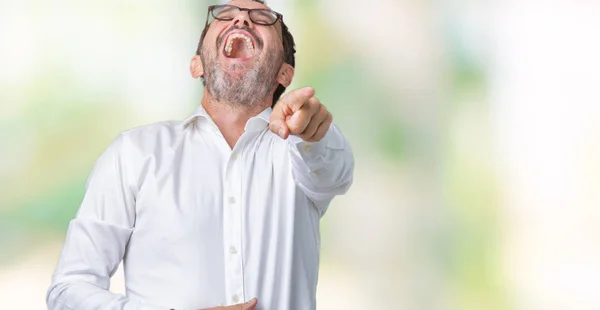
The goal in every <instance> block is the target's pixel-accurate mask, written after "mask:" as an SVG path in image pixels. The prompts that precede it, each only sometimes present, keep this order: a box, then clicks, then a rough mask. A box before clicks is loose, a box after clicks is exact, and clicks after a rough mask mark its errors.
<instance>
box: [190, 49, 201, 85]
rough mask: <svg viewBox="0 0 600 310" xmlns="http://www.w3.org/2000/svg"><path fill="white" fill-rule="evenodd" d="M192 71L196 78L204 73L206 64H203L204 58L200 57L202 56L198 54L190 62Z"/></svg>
mask: <svg viewBox="0 0 600 310" xmlns="http://www.w3.org/2000/svg"><path fill="white" fill-rule="evenodd" d="M190 73H191V74H192V77H193V78H195V79H197V78H199V77H201V76H203V75H204V66H203V65H202V60H201V59H200V56H198V55H196V56H194V57H193V58H192V61H191V63H190Z"/></svg>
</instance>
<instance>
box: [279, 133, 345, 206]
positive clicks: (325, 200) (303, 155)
mask: <svg viewBox="0 0 600 310" xmlns="http://www.w3.org/2000/svg"><path fill="white" fill-rule="evenodd" d="M287 141H288V146H289V151H290V158H291V162H292V174H293V176H294V179H295V181H296V183H297V184H298V186H299V187H300V188H301V189H302V191H303V192H304V194H305V195H306V196H307V197H308V198H309V199H310V200H311V201H312V202H313V203H314V204H315V206H316V207H317V209H319V212H320V214H321V216H323V214H325V211H326V210H327V206H328V205H329V203H330V202H331V200H332V199H333V197H335V196H336V195H342V194H345V193H346V192H347V191H348V189H349V188H350V185H352V177H353V173H354V156H353V154H352V150H351V149H350V145H349V144H348V141H346V139H345V138H344V136H343V135H342V133H341V132H340V130H339V129H338V127H337V126H335V125H334V124H331V126H330V127H329V130H328V131H327V134H325V137H323V139H321V141H319V142H305V141H303V140H302V139H301V138H300V137H298V136H293V135H291V136H289V137H288V139H287Z"/></svg>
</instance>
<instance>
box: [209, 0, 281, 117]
mask: <svg viewBox="0 0 600 310" xmlns="http://www.w3.org/2000/svg"><path fill="white" fill-rule="evenodd" d="M228 4H230V5H235V6H238V7H240V8H248V9H268V8H267V7H266V6H264V5H263V4H261V3H258V2H254V1H250V0H233V1H231V2H229V3H228ZM200 58H201V60H202V64H203V67H204V80H205V84H206V87H207V89H208V91H209V92H210V93H211V95H212V96H213V97H214V98H215V99H216V100H219V101H228V102H230V103H232V104H239V105H245V106H255V105H257V104H259V103H260V102H261V101H262V100H264V99H265V98H267V97H268V96H270V95H272V91H273V90H274V89H275V87H276V86H277V83H276V77H277V74H278V73H279V69H280V68H281V66H282V63H283V45H282V41H281V25H280V24H279V22H278V23H276V24H274V25H272V26H264V25H259V24H255V23H253V22H252V20H251V19H250V17H249V16H248V12H247V11H239V13H237V14H236V15H235V16H234V17H233V20H231V21H220V20H216V19H215V20H214V21H213V22H212V23H211V24H210V25H209V28H208V31H207V33H206V36H205V37H204V41H203V42H202V47H201V52H200Z"/></svg>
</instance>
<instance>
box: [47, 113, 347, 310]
mask: <svg viewBox="0 0 600 310" xmlns="http://www.w3.org/2000/svg"><path fill="white" fill-rule="evenodd" d="M270 114H271V108H268V109H265V110H264V111H263V112H262V113H260V114H259V115H257V116H255V117H253V118H251V119H250V120H248V122H247V124H246V127H245V132H244V134H242V136H241V137H240V139H239V140H238V142H237V144H236V145H235V147H234V148H233V150H232V149H231V148H230V147H229V146H228V144H227V142H226V141H225V139H224V138H223V136H222V134H221V132H220V131H219V129H218V128H217V126H216V125H215V124H214V122H213V121H212V119H211V118H210V117H209V115H208V114H207V113H206V111H205V110H204V109H203V108H202V107H199V108H198V109H196V111H194V113H193V114H192V115H191V116H190V117H189V118H187V119H186V120H185V121H183V122H175V121H170V122H162V123H157V124H152V125H148V126H144V127H140V128H136V129H133V130H130V131H127V132H124V133H122V134H121V135H120V136H119V137H117V138H116V139H115V140H114V141H113V142H112V143H111V144H110V146H109V147H108V148H107V150H106V151H105V152H104V153H103V154H102V155H101V156H100V158H99V159H98V161H97V162H96V165H95V167H94V170H93V172H92V174H91V175H90V177H89V179H88V182H87V189H86V193H85V197H84V199H83V202H82V203H81V206H80V208H79V211H78V212H77V216H76V217H75V219H73V220H72V221H71V222H70V224H69V229H68V232H67V237H66V242H65V245H64V248H63V251H62V253H61V257H60V260H59V262H58V266H57V268H56V271H55V273H54V275H53V277H52V284H51V286H50V288H49V289H48V294H47V304H48V309H75V310H80V309H81V310H87V309H171V308H173V309H204V308H208V307H215V306H224V305H233V304H238V303H242V302H245V301H248V300H250V299H252V298H253V297H257V298H258V301H259V302H258V307H257V309H269V310H286V309H293V310H296V309H297V310H307V309H308V310H310V309H315V308H316V302H315V296H316V286H317V276H318V266H319V246H320V245H319V243H320V234H319V220H320V218H321V217H322V216H323V214H324V213H325V211H326V210H327V207H328V205H329V203H330V201H331V199H332V198H333V197H334V196H335V195H339V194H343V193H345V192H346V191H347V190H348V188H349V187H350V184H351V183H352V173H353V169H354V159H353V155H352V152H351V150H350V147H349V145H348V143H347V141H346V140H345V139H344V137H343V136H342V134H341V133H340V131H339V130H338V129H337V127H335V126H334V125H332V126H331V127H330V129H329V131H328V132H327V134H326V136H325V138H323V139H322V140H321V141H319V142H314V143H309V142H303V141H302V140H301V139H300V138H298V137H296V136H290V138H288V139H287V140H283V139H281V138H280V137H279V136H277V135H275V134H273V133H272V132H271V131H270V130H269V128H268V124H269V118H270ZM121 260H123V262H124V272H125V284H126V295H125V296H123V295H119V294H114V293H111V292H110V291H109V285H110V277H111V276H112V275H113V274H114V273H115V271H116V270H117V267H118V265H119V263H120V262H121Z"/></svg>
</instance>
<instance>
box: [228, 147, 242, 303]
mask: <svg viewBox="0 0 600 310" xmlns="http://www.w3.org/2000/svg"><path fill="white" fill-rule="evenodd" d="M241 142H242V138H240V139H239V140H238V143H237V144H236V146H235V148H234V149H233V151H232V152H231V153H230V155H229V159H228V162H227V168H226V171H225V184H224V185H225V186H224V192H223V195H224V196H223V201H224V202H225V206H224V207H225V209H226V210H227V211H228V212H226V213H227V214H228V216H227V217H226V220H227V223H226V225H225V227H226V229H225V231H226V232H225V236H226V238H225V242H226V244H225V257H226V262H227V279H226V284H227V290H226V291H227V295H228V296H227V298H228V303H232V304H238V303H241V302H243V301H244V300H245V296H244V280H243V279H244V273H243V257H242V254H243V253H242V203H243V202H242V191H241V183H242V182H241V176H242V175H241V168H242V167H241V166H242V165H241V161H240V159H241V158H240V157H241V156H240V155H241V153H240V151H239V150H241V149H242V148H241V145H240V144H241Z"/></svg>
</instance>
